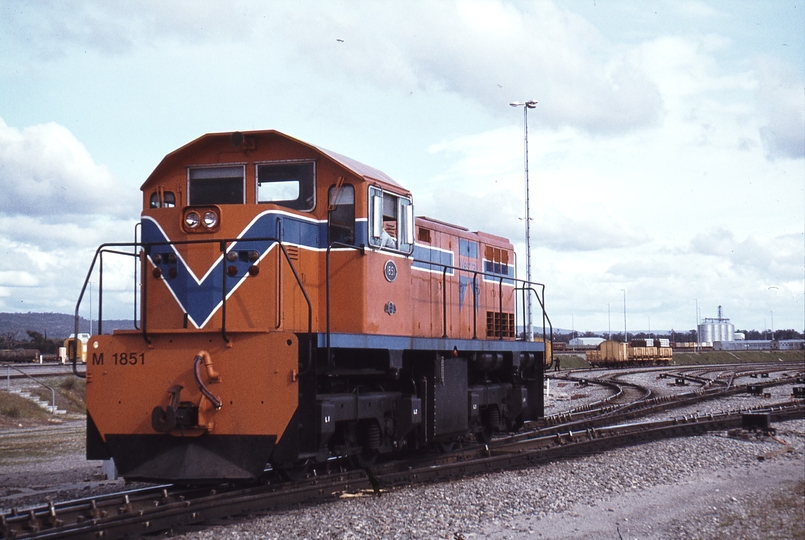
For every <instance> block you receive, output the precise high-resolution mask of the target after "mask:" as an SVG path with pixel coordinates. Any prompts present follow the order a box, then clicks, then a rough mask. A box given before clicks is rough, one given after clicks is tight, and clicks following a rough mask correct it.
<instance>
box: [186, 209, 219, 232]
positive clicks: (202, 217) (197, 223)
mask: <svg viewBox="0 0 805 540" xmlns="http://www.w3.org/2000/svg"><path fill="white" fill-rule="evenodd" d="M220 227H221V210H220V209H219V208H218V207H217V206H188V207H187V208H185V209H184V211H183V212H182V229H184V231H185V232H187V233H211V232H216V231H217V230H218V229H219V228H220Z"/></svg>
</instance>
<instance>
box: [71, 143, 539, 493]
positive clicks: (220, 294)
mask: <svg viewBox="0 0 805 540" xmlns="http://www.w3.org/2000/svg"><path fill="white" fill-rule="evenodd" d="M141 189H142V191H143V212H142V216H141V221H140V224H139V227H138V230H139V234H138V237H137V239H136V241H135V242H133V243H131V244H122V243H121V244H105V245H103V246H101V247H100V248H99V249H98V251H97V253H96V261H94V262H93V265H92V268H91V269H90V274H91V273H92V272H93V269H94V268H95V266H96V262H99V263H100V269H99V272H100V280H99V281H100V283H101V285H102V283H103V262H102V261H103V254H104V253H117V254H121V253H122V254H125V253H128V254H130V255H134V256H136V257H137V258H138V260H139V262H138V272H137V273H136V274H138V275H139V278H138V284H139V296H138V299H137V302H138V304H137V305H138V309H137V311H138V318H139V320H138V321H137V323H136V328H135V329H132V330H124V331H120V330H117V331H115V332H114V333H113V334H111V335H105V334H103V331H102V326H101V324H102V318H103V317H102V309H103V303H102V302H103V294H102V293H103V291H102V290H101V293H100V294H99V295H98V313H99V319H101V323H99V332H98V334H99V335H95V336H92V337H91V338H90V340H89V342H88V345H87V347H88V350H87V368H86V379H87V385H86V388H87V390H86V400H87V424H88V425H87V457H88V459H108V458H114V461H115V464H116V466H117V469H118V471H119V473H120V474H121V476H123V477H126V478H128V479H141V480H149V481H182V482H207V481H221V480H245V479H253V478H256V477H259V476H261V475H263V474H264V471H265V470H266V466H267V465H268V466H270V467H271V468H273V469H274V470H277V471H286V472H291V471H297V470H299V469H300V468H302V467H304V466H305V465H309V464H315V463H322V462H325V461H327V460H329V459H331V458H333V457H351V458H353V459H355V460H357V461H359V462H360V463H362V464H366V463H371V461H372V460H374V459H375V457H376V456H378V455H381V454H389V453H395V452H400V451H403V450H406V449H417V448H423V447H426V446H433V445H439V444H449V443H450V442H451V441H454V440H456V439H458V438H461V437H464V436H466V435H468V434H474V435H475V437H476V438H477V439H478V440H481V441H487V440H489V438H490V437H491V436H492V434H493V433H494V432H496V431H504V430H515V429H517V428H518V427H519V426H520V425H522V423H523V422H524V421H526V420H533V419H536V418H538V417H540V416H542V414H543V395H542V378H543V369H544V362H545V346H544V341H543V342H535V341H525V340H520V339H516V336H515V309H520V308H517V307H516V306H517V305H522V304H523V298H524V297H525V295H526V294H531V295H533V297H536V300H537V301H538V303H539V304H538V305H540V306H544V302H543V300H544V289H543V288H542V286H541V285H538V284H526V283H523V282H522V281H519V280H517V279H516V278H515V276H514V252H513V249H512V245H511V244H510V243H509V242H508V241H507V240H505V239H503V238H500V237H497V236H494V235H491V234H486V233H482V232H470V231H468V230H467V229H465V228H462V227H457V226H454V225H449V224H446V223H442V222H439V221H436V220H433V219H429V218H425V217H416V218H415V217H414V211H413V208H414V206H413V200H412V197H411V193H410V192H408V191H407V190H406V189H404V188H403V187H402V186H400V185H398V184H397V183H396V182H394V181H393V180H392V179H391V178H389V177H388V176H387V175H385V174H384V173H382V172H380V171H378V170H376V169H374V168H371V167H368V166H366V165H363V164H361V163H359V162H357V161H354V160H352V159H349V158H347V157H345V156H342V155H339V154H336V153H334V152H331V151H328V150H325V149H322V148H319V147H316V146H312V145H310V144H307V143H304V142H302V141H299V140H296V139H294V138H291V137H289V136H287V135H284V134H282V133H279V132H277V131H273V130H269V131H254V132H244V133H240V132H235V133H219V134H208V135H204V136H202V137H200V138H199V139H197V140H195V141H193V142H191V143H189V144H187V145H186V146H183V147H182V148H180V149H178V150H176V151H174V152H172V153H171V154H169V155H167V156H166V157H165V158H164V159H163V160H162V162H161V163H160V164H159V165H158V166H157V168H156V170H154V172H153V173H152V174H151V175H150V176H149V177H148V179H147V180H146V182H145V183H144V184H143V186H142V188H141ZM125 246H131V247H133V250H132V251H131V252H129V251H125V250H123V248H124V247H125ZM89 279H90V278H89V274H88V276H87V281H85V286H84V287H85V289H86V283H87V282H88V281H89ZM83 296H84V293H83V292H82V294H81V297H80V298H79V301H78V306H77V307H76V315H77V314H78V309H79V306H80V305H81V300H82V298H83ZM542 311H543V315H542V317H543V328H548V326H546V321H547V317H546V315H545V314H544V309H543V310H542ZM549 324H550V323H549V321H548V325H549ZM543 333H545V331H544V330H543Z"/></svg>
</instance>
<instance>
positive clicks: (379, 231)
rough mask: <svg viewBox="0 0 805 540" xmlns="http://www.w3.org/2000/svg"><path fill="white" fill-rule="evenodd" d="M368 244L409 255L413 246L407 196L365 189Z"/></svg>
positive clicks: (411, 207) (411, 206)
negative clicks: (367, 196) (367, 208)
mask: <svg viewBox="0 0 805 540" xmlns="http://www.w3.org/2000/svg"><path fill="white" fill-rule="evenodd" d="M369 243H370V244H371V245H372V246H373V247H377V248H381V249H390V250H393V251H400V252H403V253H406V254H409V255H410V254H411V252H412V251H413V249H414V206H413V204H412V203H411V199H410V198H408V197H405V196H401V195H396V194H394V193H389V192H387V191H383V190H381V189H380V188H376V187H370V188H369Z"/></svg>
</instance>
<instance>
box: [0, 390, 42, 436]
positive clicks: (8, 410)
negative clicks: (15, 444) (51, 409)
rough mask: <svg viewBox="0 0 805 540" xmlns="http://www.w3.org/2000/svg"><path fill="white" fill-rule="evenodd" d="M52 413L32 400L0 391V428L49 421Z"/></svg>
mask: <svg viewBox="0 0 805 540" xmlns="http://www.w3.org/2000/svg"><path fill="white" fill-rule="evenodd" d="M48 417H50V415H49V414H48V413H47V412H46V411H45V410H43V409H42V408H41V407H39V406H37V405H36V404H34V403H33V402H32V401H31V400H29V399H25V398H24V397H20V396H18V395H16V394H10V393H8V392H5V391H3V392H0V428H4V427H19V425H20V424H23V425H24V426H25V425H33V424H41V423H47V421H48Z"/></svg>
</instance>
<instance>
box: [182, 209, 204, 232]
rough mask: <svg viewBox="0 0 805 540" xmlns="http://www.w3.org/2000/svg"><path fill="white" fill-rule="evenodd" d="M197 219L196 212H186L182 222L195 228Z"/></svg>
mask: <svg viewBox="0 0 805 540" xmlns="http://www.w3.org/2000/svg"><path fill="white" fill-rule="evenodd" d="M199 221H200V220H199V217H198V214H197V213H195V212H188V213H187V215H185V217H184V223H185V225H187V226H188V227H189V228H190V229H195V228H196V227H198V224H199Z"/></svg>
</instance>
